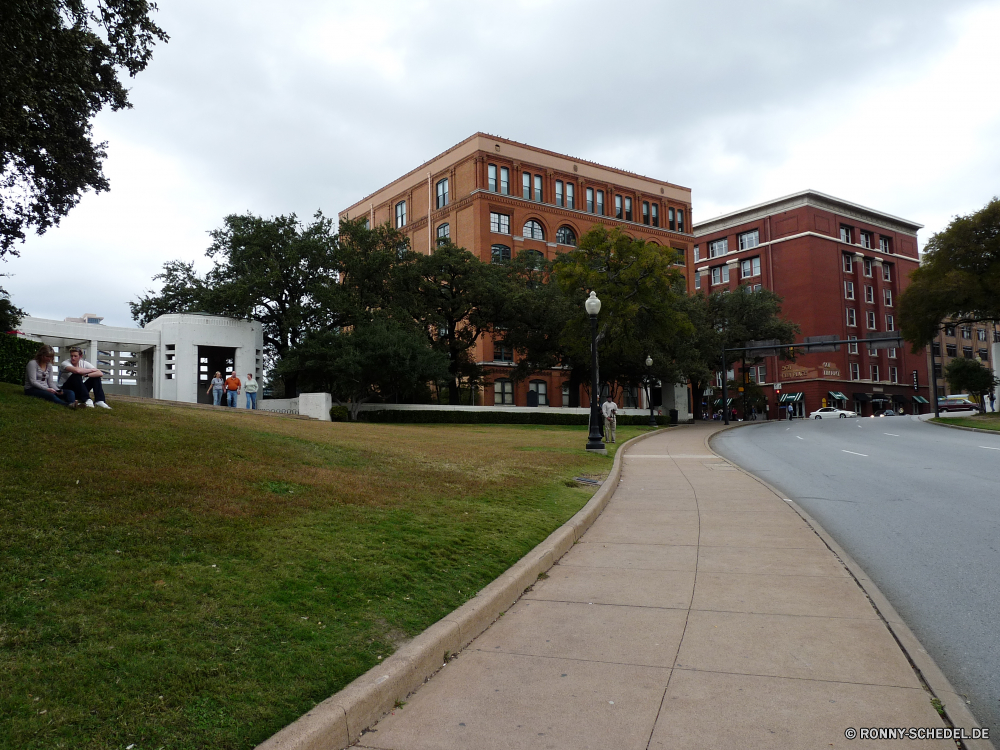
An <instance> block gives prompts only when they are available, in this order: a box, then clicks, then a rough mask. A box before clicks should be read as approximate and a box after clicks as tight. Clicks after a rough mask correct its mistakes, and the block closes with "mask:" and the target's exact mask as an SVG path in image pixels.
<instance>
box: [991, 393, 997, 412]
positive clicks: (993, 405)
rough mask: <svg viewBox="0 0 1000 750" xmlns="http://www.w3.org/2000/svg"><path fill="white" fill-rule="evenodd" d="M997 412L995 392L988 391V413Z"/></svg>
mask: <svg viewBox="0 0 1000 750" xmlns="http://www.w3.org/2000/svg"><path fill="white" fill-rule="evenodd" d="M996 410H997V392H996V391H990V411H993V412H995V411H996Z"/></svg>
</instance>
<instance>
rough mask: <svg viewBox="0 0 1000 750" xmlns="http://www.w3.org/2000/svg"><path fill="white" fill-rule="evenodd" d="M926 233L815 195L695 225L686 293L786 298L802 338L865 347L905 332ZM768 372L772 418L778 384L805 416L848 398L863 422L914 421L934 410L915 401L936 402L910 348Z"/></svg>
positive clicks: (815, 357)
mask: <svg viewBox="0 0 1000 750" xmlns="http://www.w3.org/2000/svg"><path fill="white" fill-rule="evenodd" d="M920 228H921V225H920V224H916V223H914V222H911V221H907V220H904V219H900V218H898V217H894V216H890V215H889V214H885V213H882V212H879V211H875V210H872V209H869V208H865V207H863V206H859V205H856V204H853V203H849V202H847V201H843V200H840V199H838V198H833V197H831V196H828V195H824V194H822V193H818V192H815V191H804V192H801V193H796V194H794V195H791V196H787V197H785V198H779V199H777V200H774V201H770V202H768V203H764V204H761V205H757V206H752V207H750V208H746V209H743V210H740V211H736V212H733V213H730V214H727V215H725V216H720V217H718V218H715V219H712V220H710V221H706V222H702V223H700V224H698V225H696V226H695V227H694V230H695V237H696V240H695V243H694V244H695V246H696V247H695V250H694V252H692V253H691V254H690V256H689V258H688V262H687V271H688V273H687V279H688V291H689V292H690V293H694V292H696V291H704V292H706V293H709V292H713V291H720V290H731V291H735V290H736V289H737V288H738V287H739V285H740V284H741V283H747V284H751V285H757V284H760V285H761V286H763V287H764V288H766V289H771V290H773V291H774V292H776V293H777V294H778V295H780V296H781V297H782V298H783V300H784V302H783V303H782V315H783V316H784V317H785V318H787V319H788V320H791V321H793V322H795V323H797V324H798V325H799V326H800V327H801V334H800V336H801V337H805V336H815V335H823V334H834V335H836V336H837V338H839V339H847V338H850V337H857V338H858V339H861V340H863V339H864V338H865V337H866V336H867V335H868V333H869V332H870V331H886V330H893V329H895V330H898V328H899V317H898V298H899V294H900V293H901V292H902V291H903V289H905V288H906V286H907V284H908V281H909V275H910V273H911V272H912V271H913V270H914V269H915V268H917V266H918V265H919V260H918V253H917V236H916V233H917V230H918V229H920ZM754 233H756V234H754ZM723 241H724V244H725V248H723V247H721V246H720V245H721V243H722V242H723ZM715 243H720V244H715ZM741 243H742V244H741ZM723 249H724V250H725V252H722V250H723ZM713 255H714V256H715V257H712V256H713ZM723 269H727V270H725V271H724V270H723ZM727 276H728V279H727V278H726V277H727ZM852 311H853V312H852ZM800 340H801V339H800ZM855 349H856V352H855ZM764 368H765V369H764V370H763V372H761V371H757V372H756V373H754V375H755V376H759V375H760V374H763V375H764V378H763V382H762V385H763V389H764V392H765V395H766V398H767V403H768V415H769V416H770V417H771V418H774V417H775V416H776V413H777V399H776V395H775V389H774V383H775V382H776V381H777V382H780V383H781V385H782V386H783V387H782V391H781V392H782V393H783V394H791V393H801V394H803V396H802V398H801V400H800V401H797V402H795V404H794V408H795V409H796V412H797V413H798V414H799V415H801V414H808V413H809V412H810V411H814V410H816V409H818V408H820V407H821V406H824V405H831V406H836V405H838V404H837V403H834V400H833V398H832V397H831V395H830V393H831V392H834V393H842V394H844V395H845V396H846V397H847V400H846V402H841V403H840V404H839V405H840V406H841V408H848V409H855V410H856V411H858V413H859V414H861V415H864V416H868V415H871V414H872V413H873V411H877V408H876V407H877V406H879V405H883V406H884V408H890V406H893V407H895V408H897V409H899V408H903V409H904V411H905V412H906V413H922V412H924V411H927V410H929V409H930V408H931V406H930V404H921V403H918V402H914V399H913V397H914V396H919V397H921V398H924V399H930V398H931V397H932V394H931V392H930V389H929V388H928V382H929V378H928V375H929V373H928V367H927V353H926V352H925V351H921V352H920V353H918V354H911V353H910V350H909V346H906V345H904V346H902V347H898V348H896V349H895V350H892V351H887V350H876V351H874V352H872V353H869V352H868V349H867V347H866V346H865V345H864V344H863V343H859V344H858V345H857V347H853V346H842V347H841V350H840V351H839V352H830V353H823V354H804V355H800V356H798V357H797V358H796V361H795V362H783V361H781V360H779V359H778V358H777V357H767V358H766V359H765V362H764ZM739 377H740V374H739V373H737V379H739ZM914 377H916V382H917V388H916V389H914V386H913V382H914ZM715 397H716V398H717V394H716V396H715ZM824 399H826V401H825V402H824ZM881 399H886V400H884V401H882V400H881ZM894 399H895V400H894Z"/></svg>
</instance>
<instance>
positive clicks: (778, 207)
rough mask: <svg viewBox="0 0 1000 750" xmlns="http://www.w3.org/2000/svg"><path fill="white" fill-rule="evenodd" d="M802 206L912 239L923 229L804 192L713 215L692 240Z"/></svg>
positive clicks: (887, 215) (700, 226)
mask: <svg viewBox="0 0 1000 750" xmlns="http://www.w3.org/2000/svg"><path fill="white" fill-rule="evenodd" d="M802 206H813V207H815V208H820V209H822V210H824V211H831V212H833V213H836V214H840V215H841V216H849V217H851V218H852V219H858V220H859V221H864V222H866V223H868V224H872V225H874V226H877V227H881V228H882V229H887V230H889V231H892V232H899V233H900V234H908V235H911V236H913V237H916V235H917V231H918V230H920V229H923V227H924V225H923V224H918V223H917V222H915V221H909V220H908V219H903V218H900V217H898V216H893V215H892V214H887V213H885V212H883V211H876V210H875V209H873V208H868V207H867V206H862V205H860V204H858V203H851V202H850V201H846V200H843V199H842V198H836V197H834V196H832V195H827V194H826V193H821V192H819V191H818V190H803V191H801V192H798V193H792V194H791V195H786V196H784V197H782V198H776V199H775V200H772V201H767V202H766V203H758V204H757V205H754V206H748V207H747V208H742V209H740V210H739V211H733V212H731V213H728V214H723V215H722V216H716V217H715V218H713V219H708V220H707V221H700V222H698V223H696V224H695V225H694V226H693V227H692V229H693V230H694V235H695V237H703V236H704V235H707V234H712V233H714V232H719V231H722V230H724V229H731V228H732V227H736V226H739V225H740V224H747V223H749V222H751V221H756V220H758V219H763V218H765V217H767V216H774V215H775V214H779V213H783V212H785V211H790V210H792V209H794V208H801V207H802Z"/></svg>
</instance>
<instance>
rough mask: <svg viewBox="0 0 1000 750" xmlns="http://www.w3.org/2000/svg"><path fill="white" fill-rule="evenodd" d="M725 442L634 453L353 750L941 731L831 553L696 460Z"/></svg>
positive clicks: (478, 749) (729, 473) (745, 744)
mask: <svg viewBox="0 0 1000 750" xmlns="http://www.w3.org/2000/svg"><path fill="white" fill-rule="evenodd" d="M717 429H718V426H717V425H714V424H710V425H694V426H690V427H683V428H680V429H676V430H670V431H667V432H665V433H664V434H662V435H656V436H654V437H650V438H648V439H646V440H644V441H642V442H639V443H638V444H636V445H634V446H633V447H632V448H631V449H630V450H629V452H628V453H627V454H626V456H625V459H624V465H623V470H622V478H621V482H620V484H619V486H618V488H617V490H616V491H615V494H614V496H613V497H612V499H611V501H610V503H609V504H608V506H607V508H606V509H605V511H604V513H603V514H602V515H601V516H600V518H598V520H597V521H596V522H595V523H594V525H593V526H592V527H591V528H590V530H589V531H588V532H587V533H586V534H585V535H584V536H583V537H582V538H581V539H580V541H579V542H578V543H577V544H576V545H575V546H574V547H573V549H571V550H570V551H569V552H568V553H567V554H566V555H565V556H564V557H563V558H562V559H561V560H560V561H559V563H558V564H557V565H555V566H554V567H553V568H552V569H551V570H550V572H549V575H548V577H547V578H546V579H544V580H539V581H538V583H537V584H536V585H535V586H534V587H533V589H532V590H531V591H529V592H528V593H526V594H525V595H524V596H523V597H522V598H521V599H520V600H519V601H518V602H517V604H515V605H514V606H513V607H512V608H511V609H510V610H509V611H508V612H507V613H506V614H505V616H504V617H502V618H501V619H500V620H498V621H497V622H496V623H495V624H494V625H493V626H492V627H490V628H489V629H488V630H487V631H486V632H485V633H483V634H482V635H481V636H480V637H479V638H478V639H476V640H475V641H474V642H473V643H472V644H471V645H470V646H469V647H468V648H466V649H465V651H463V652H462V654H461V655H460V656H459V657H458V658H456V659H454V660H453V661H451V662H450V663H449V664H448V665H447V666H446V667H445V668H444V669H442V670H441V671H440V672H439V673H438V674H437V675H436V676H435V677H434V678H433V679H431V680H430V681H429V682H427V683H426V684H425V685H424V686H423V687H421V688H420V689H419V690H418V691H417V692H416V693H415V694H414V695H413V696H411V698H410V700H409V702H408V703H407V704H406V705H405V706H404V707H403V708H400V709H397V710H396V711H394V712H393V713H392V714H391V715H389V716H387V717H385V718H384V719H383V720H382V721H381V722H379V723H378V724H377V725H376V726H375V727H373V728H372V729H371V730H369V731H368V732H366V733H365V734H364V735H363V736H362V737H361V739H360V741H359V743H358V747H362V748H371V749H372V750H375V749H377V750H424V749H426V750H431V749H433V750H444V749H450V748H454V749H455V750H467V749H468V748H474V749H475V750H489V749H491V748H497V749H498V750H499V749H500V748H503V749H504V750H506V749H508V748H567V749H570V748H571V749H573V750H579V749H580V748H600V749H601V750H605V749H607V748H636V749H637V750H638V749H639V748H647V747H648V748H685V749H686V748H712V749H713V750H724V749H726V748H734V749H736V748H739V749H740V750H744V749H745V748H794V749H796V750H798V749H799V748H808V747H817V748H831V747H833V748H841V747H844V748H846V747H856V746H857V744H858V742H859V741H858V740H855V741H854V742H851V741H850V740H848V739H846V738H845V730H846V729H848V728H849V727H854V728H860V727H944V726H945V724H944V723H943V721H942V719H941V717H940V716H939V715H938V714H937V712H936V711H935V710H934V709H933V707H932V706H931V702H930V698H931V696H930V694H929V693H928V692H927V691H926V690H925V689H924V688H923V687H922V686H921V684H920V682H919V681H918V679H917V677H916V675H915V673H914V671H913V669H912V668H911V666H910V664H909V662H908V661H907V659H906V657H905V656H904V654H903V652H902V651H901V649H900V647H899V646H898V644H897V643H896V641H895V640H894V638H893V636H892V634H891V633H890V632H889V630H888V629H887V628H886V626H885V624H884V623H883V622H882V620H881V619H880V618H879V616H878V614H877V613H876V611H875V610H874V609H873V607H872V605H871V603H870V602H869V600H868V598H867V597H866V596H865V594H864V592H863V591H862V590H861V589H860V587H859V586H858V584H857V583H856V582H855V580H854V579H853V578H852V577H851V576H850V575H849V573H848V572H847V571H846V569H845V568H844V566H843V565H842V564H841V563H840V561H839V560H838V559H837V558H836V556H835V555H834V554H833V553H832V552H831V551H830V549H829V548H828V547H827V546H826V545H825V544H824V543H823V541H822V540H821V539H820V538H819V537H818V536H817V535H816V533H815V532H813V531H812V529H810V528H809V526H808V525H807V524H806V523H805V522H804V521H803V520H802V518H800V517H799V515H798V514H797V513H795V512H794V511H793V510H792V509H791V508H790V507H788V505H787V504H786V503H785V502H784V501H783V500H782V499H781V498H780V497H777V496H775V495H774V493H773V492H771V491H770V490H769V489H767V488H766V487H765V486H764V485H762V484H761V483H760V482H758V481H756V480H755V479H754V478H753V477H751V476H749V475H747V474H744V473H743V472H741V471H739V470H737V469H736V468H735V467H733V466H732V465H730V464H729V463H727V462H726V461H724V460H723V459H721V458H719V457H718V456H716V455H714V454H713V453H711V451H710V450H709V449H708V448H706V438H707V437H708V436H709V435H710V434H711V433H712V432H714V431H716V430H717ZM860 744H862V745H863V746H864V747H866V748H880V747H890V746H891V747H895V746H898V744H899V742H898V740H896V741H893V740H885V741H875V742H873V741H868V740H863V741H860ZM919 745H920V747H921V748H949V749H950V750H954V748H955V743H954V742H953V741H950V740H930V741H923V742H920V743H919Z"/></svg>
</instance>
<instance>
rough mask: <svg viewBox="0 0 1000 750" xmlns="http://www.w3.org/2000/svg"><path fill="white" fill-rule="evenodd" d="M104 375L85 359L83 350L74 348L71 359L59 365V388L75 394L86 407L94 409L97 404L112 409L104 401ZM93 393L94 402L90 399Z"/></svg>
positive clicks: (70, 351) (72, 348)
mask: <svg viewBox="0 0 1000 750" xmlns="http://www.w3.org/2000/svg"><path fill="white" fill-rule="evenodd" d="M103 375H104V373H103V372H101V371H100V370H98V369H97V368H96V367H94V366H93V365H92V364H91V363H90V362H88V361H87V360H85V359H84V358H83V350H81V349H78V348H77V347H75V346H72V347H70V350H69V359H67V360H64V361H63V362H62V363H61V364H60V365H59V387H60V388H62V389H63V391H72V392H73V393H75V394H76V400H77V401H79V402H80V403H81V404H83V405H84V406H87V407H89V408H91V409H93V408H94V404H95V402H96V404H97V406H99V407H101V408H102V409H110V408H111V407H110V406H108V402H107V401H105V400H104V386H103V385H101V377H103ZM85 378H86V379H85ZM91 391H93V392H94V398H93V400H91V398H90V392H91Z"/></svg>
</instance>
